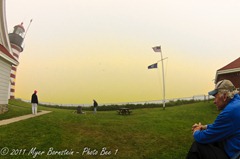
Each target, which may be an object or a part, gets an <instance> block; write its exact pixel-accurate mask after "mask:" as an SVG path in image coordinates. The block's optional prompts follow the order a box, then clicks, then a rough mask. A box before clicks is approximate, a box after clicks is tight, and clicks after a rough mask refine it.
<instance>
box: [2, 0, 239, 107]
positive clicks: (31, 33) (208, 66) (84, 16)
mask: <svg viewBox="0 0 240 159" xmlns="http://www.w3.org/2000/svg"><path fill="white" fill-rule="evenodd" d="M6 13H7V22H8V28H9V31H10V32H11V31H12V30H13V29H12V28H13V27H14V26H15V25H17V24H20V23H21V22H23V23H24V27H25V28H27V27H28V25H29V22H30V20H31V19H33V21H32V24H31V26H30V28H29V30H28V32H27V35H26V38H25V41H24V43H25V47H24V51H23V52H22V53H21V55H20V59H19V62H20V64H19V66H18V70H17V79H16V97H18V98H23V99H28V100H29V99H30V96H31V94H32V93H33V91H34V90H35V89H37V90H38V96H39V99H40V101H42V102H53V103H73V104H81V103H92V99H96V100H97V101H98V102H99V103H118V102H135V101H149V100H161V99H162V72H161V69H162V68H161V63H159V68H158V69H151V70H148V69H147V66H148V65H151V64H153V63H155V62H157V61H158V60H160V54H159V53H155V52H153V50H152V47H153V46H157V45H161V47H162V53H163V57H167V59H166V60H164V67H165V73H166V98H167V99H171V98H180V97H190V96H193V95H200V94H207V92H208V91H209V90H211V89H213V87H214V83H213V79H214V78H215V74H216V70H217V69H219V68H221V67H223V66H225V65H227V64H228V63H230V62H232V61H233V60H235V59H237V58H238V57H239V52H240V45H239V43H240V30H239V28H240V20H239V16H240V1H237V0H228V1H227V0H211V1H208V0H202V1H195V0H181V1H179V0H101V1H99V0H68V1H66V0H51V1H47V0H41V1H33V0H6Z"/></svg>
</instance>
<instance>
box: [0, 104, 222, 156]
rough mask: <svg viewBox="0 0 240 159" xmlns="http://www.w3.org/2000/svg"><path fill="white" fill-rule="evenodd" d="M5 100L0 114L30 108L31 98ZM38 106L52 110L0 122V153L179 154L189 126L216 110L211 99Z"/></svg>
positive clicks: (186, 145)
mask: <svg viewBox="0 0 240 159" xmlns="http://www.w3.org/2000/svg"><path fill="white" fill-rule="evenodd" d="M10 104H11V105H10V106H9V109H10V111H9V112H8V113H6V114H4V115H0V120H1V119H5V118H10V117H13V116H17V115H18V114H20V115H23V114H28V113H31V106H30V104H27V103H22V102H19V101H11V102H10ZM39 109H40V110H50V111H52V113H50V114H46V115H43V116H39V117H36V118H31V119H27V120H24V121H20V122H17V123H12V124H9V125H5V126H0V158H24V159H25V158H73V159H75V158H76V159H80V158H83V159H88V158H123V159H124V158H131V159H145V158H146V159H183V158H185V156H186V153H187V151H188V149H189V147H190V146H191V143H192V141H193V138H192V133H191V126H192V125H193V124H194V123H195V122H202V123H203V124H207V123H211V122H213V121H214V119H215V117H216V116H217V114H218V113H219V112H218V111H217V110H216V108H215V106H214V105H213V103H212V102H210V103H208V102H205V103H204V102H199V103H194V104H186V105H181V106H175V107H167V108H166V109H165V110H163V109H162V108H144V109H134V110H133V114H131V115H129V116H121V115H117V113H116V111H98V113H97V114H95V115H94V114H93V113H92V111H86V114H76V113H74V112H73V110H66V109H56V108H46V107H39ZM5 153H6V155H4V154H5Z"/></svg>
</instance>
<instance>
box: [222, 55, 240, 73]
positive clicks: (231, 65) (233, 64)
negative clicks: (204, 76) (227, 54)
mask: <svg viewBox="0 0 240 159" xmlns="http://www.w3.org/2000/svg"><path fill="white" fill-rule="evenodd" d="M235 68H240V57H239V58H238V59H236V60H234V61H233V62H231V63H229V64H227V65H226V66H224V67H222V68H220V69H219V70H218V71H222V70H229V69H235Z"/></svg>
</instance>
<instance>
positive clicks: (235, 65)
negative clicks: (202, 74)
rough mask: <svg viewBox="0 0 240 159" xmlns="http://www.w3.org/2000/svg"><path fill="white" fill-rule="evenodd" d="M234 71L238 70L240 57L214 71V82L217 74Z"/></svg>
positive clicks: (216, 79)
mask: <svg viewBox="0 0 240 159" xmlns="http://www.w3.org/2000/svg"><path fill="white" fill-rule="evenodd" d="M235 72H240V57H239V58H237V59H236V60H234V61H233V62H231V63H229V64H227V65H226V66H224V67H222V68H220V69H219V70H217V71H216V76H215V83H217V82H218V76H219V75H223V74H228V73H235Z"/></svg>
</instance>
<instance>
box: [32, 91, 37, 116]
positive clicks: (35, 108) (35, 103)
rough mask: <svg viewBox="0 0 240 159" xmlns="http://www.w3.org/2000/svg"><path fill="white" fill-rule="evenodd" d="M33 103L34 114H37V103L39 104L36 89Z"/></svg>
mask: <svg viewBox="0 0 240 159" xmlns="http://www.w3.org/2000/svg"><path fill="white" fill-rule="evenodd" d="M31 103H32V114H34V115H36V114H37V105H38V97H37V91H36V90H35V91H34V93H33V94H32V98H31Z"/></svg>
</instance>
